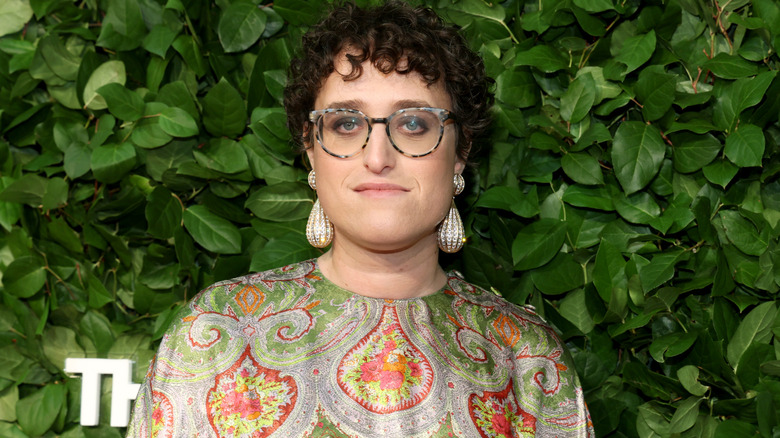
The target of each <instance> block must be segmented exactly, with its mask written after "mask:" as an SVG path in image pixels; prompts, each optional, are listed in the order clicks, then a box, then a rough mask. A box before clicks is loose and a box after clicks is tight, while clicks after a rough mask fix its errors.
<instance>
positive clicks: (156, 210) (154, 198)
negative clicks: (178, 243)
mask: <svg viewBox="0 0 780 438" xmlns="http://www.w3.org/2000/svg"><path fill="white" fill-rule="evenodd" d="M147 201H148V202H147V204H146V210H145V212H144V213H145V215H146V221H147V223H148V224H149V228H148V231H149V234H151V235H152V236H154V237H156V238H158V239H168V238H170V237H173V235H174V232H175V231H176V230H177V229H179V228H180V227H181V220H182V204H181V201H179V200H178V199H176V198H175V197H174V196H173V193H171V191H170V190H168V189H167V188H165V187H164V186H157V187H155V189H154V190H153V191H152V193H150V194H149V196H148V198H147Z"/></svg>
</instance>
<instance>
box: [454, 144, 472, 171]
mask: <svg viewBox="0 0 780 438" xmlns="http://www.w3.org/2000/svg"><path fill="white" fill-rule="evenodd" d="M469 151H471V143H470V142H469V145H468V148H467V149H466V156H468V155H469ZM464 169H466V161H464V160H463V159H462V158H460V154H456V155H455V173H463V170H464Z"/></svg>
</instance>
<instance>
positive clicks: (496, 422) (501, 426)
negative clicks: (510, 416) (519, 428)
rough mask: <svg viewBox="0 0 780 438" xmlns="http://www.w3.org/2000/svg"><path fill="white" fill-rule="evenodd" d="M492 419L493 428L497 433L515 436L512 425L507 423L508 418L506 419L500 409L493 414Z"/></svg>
mask: <svg viewBox="0 0 780 438" xmlns="http://www.w3.org/2000/svg"><path fill="white" fill-rule="evenodd" d="M492 420H493V430H495V431H496V434H497V435H499V436H501V435H503V436H505V437H512V436H515V435H514V433H512V425H511V424H509V420H507V419H506V415H504V414H503V413H502V412H501V411H498V412H497V413H495V414H493V418H492Z"/></svg>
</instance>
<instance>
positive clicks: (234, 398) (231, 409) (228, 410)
mask: <svg viewBox="0 0 780 438" xmlns="http://www.w3.org/2000/svg"><path fill="white" fill-rule="evenodd" d="M243 404H244V396H243V395H241V394H239V393H237V392H233V391H231V392H229V393H227V395H225V397H224V398H223V399H222V403H221V404H220V407H219V408H220V409H219V410H220V411H222V415H224V416H226V417H228V416H230V415H233V414H237V413H241V406H242V405H243Z"/></svg>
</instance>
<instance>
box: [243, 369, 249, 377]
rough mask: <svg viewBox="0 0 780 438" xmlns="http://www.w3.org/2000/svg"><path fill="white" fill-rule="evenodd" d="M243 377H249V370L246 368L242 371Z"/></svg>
mask: <svg viewBox="0 0 780 438" xmlns="http://www.w3.org/2000/svg"><path fill="white" fill-rule="evenodd" d="M241 377H249V370H248V369H246V368H242V369H241Z"/></svg>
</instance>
